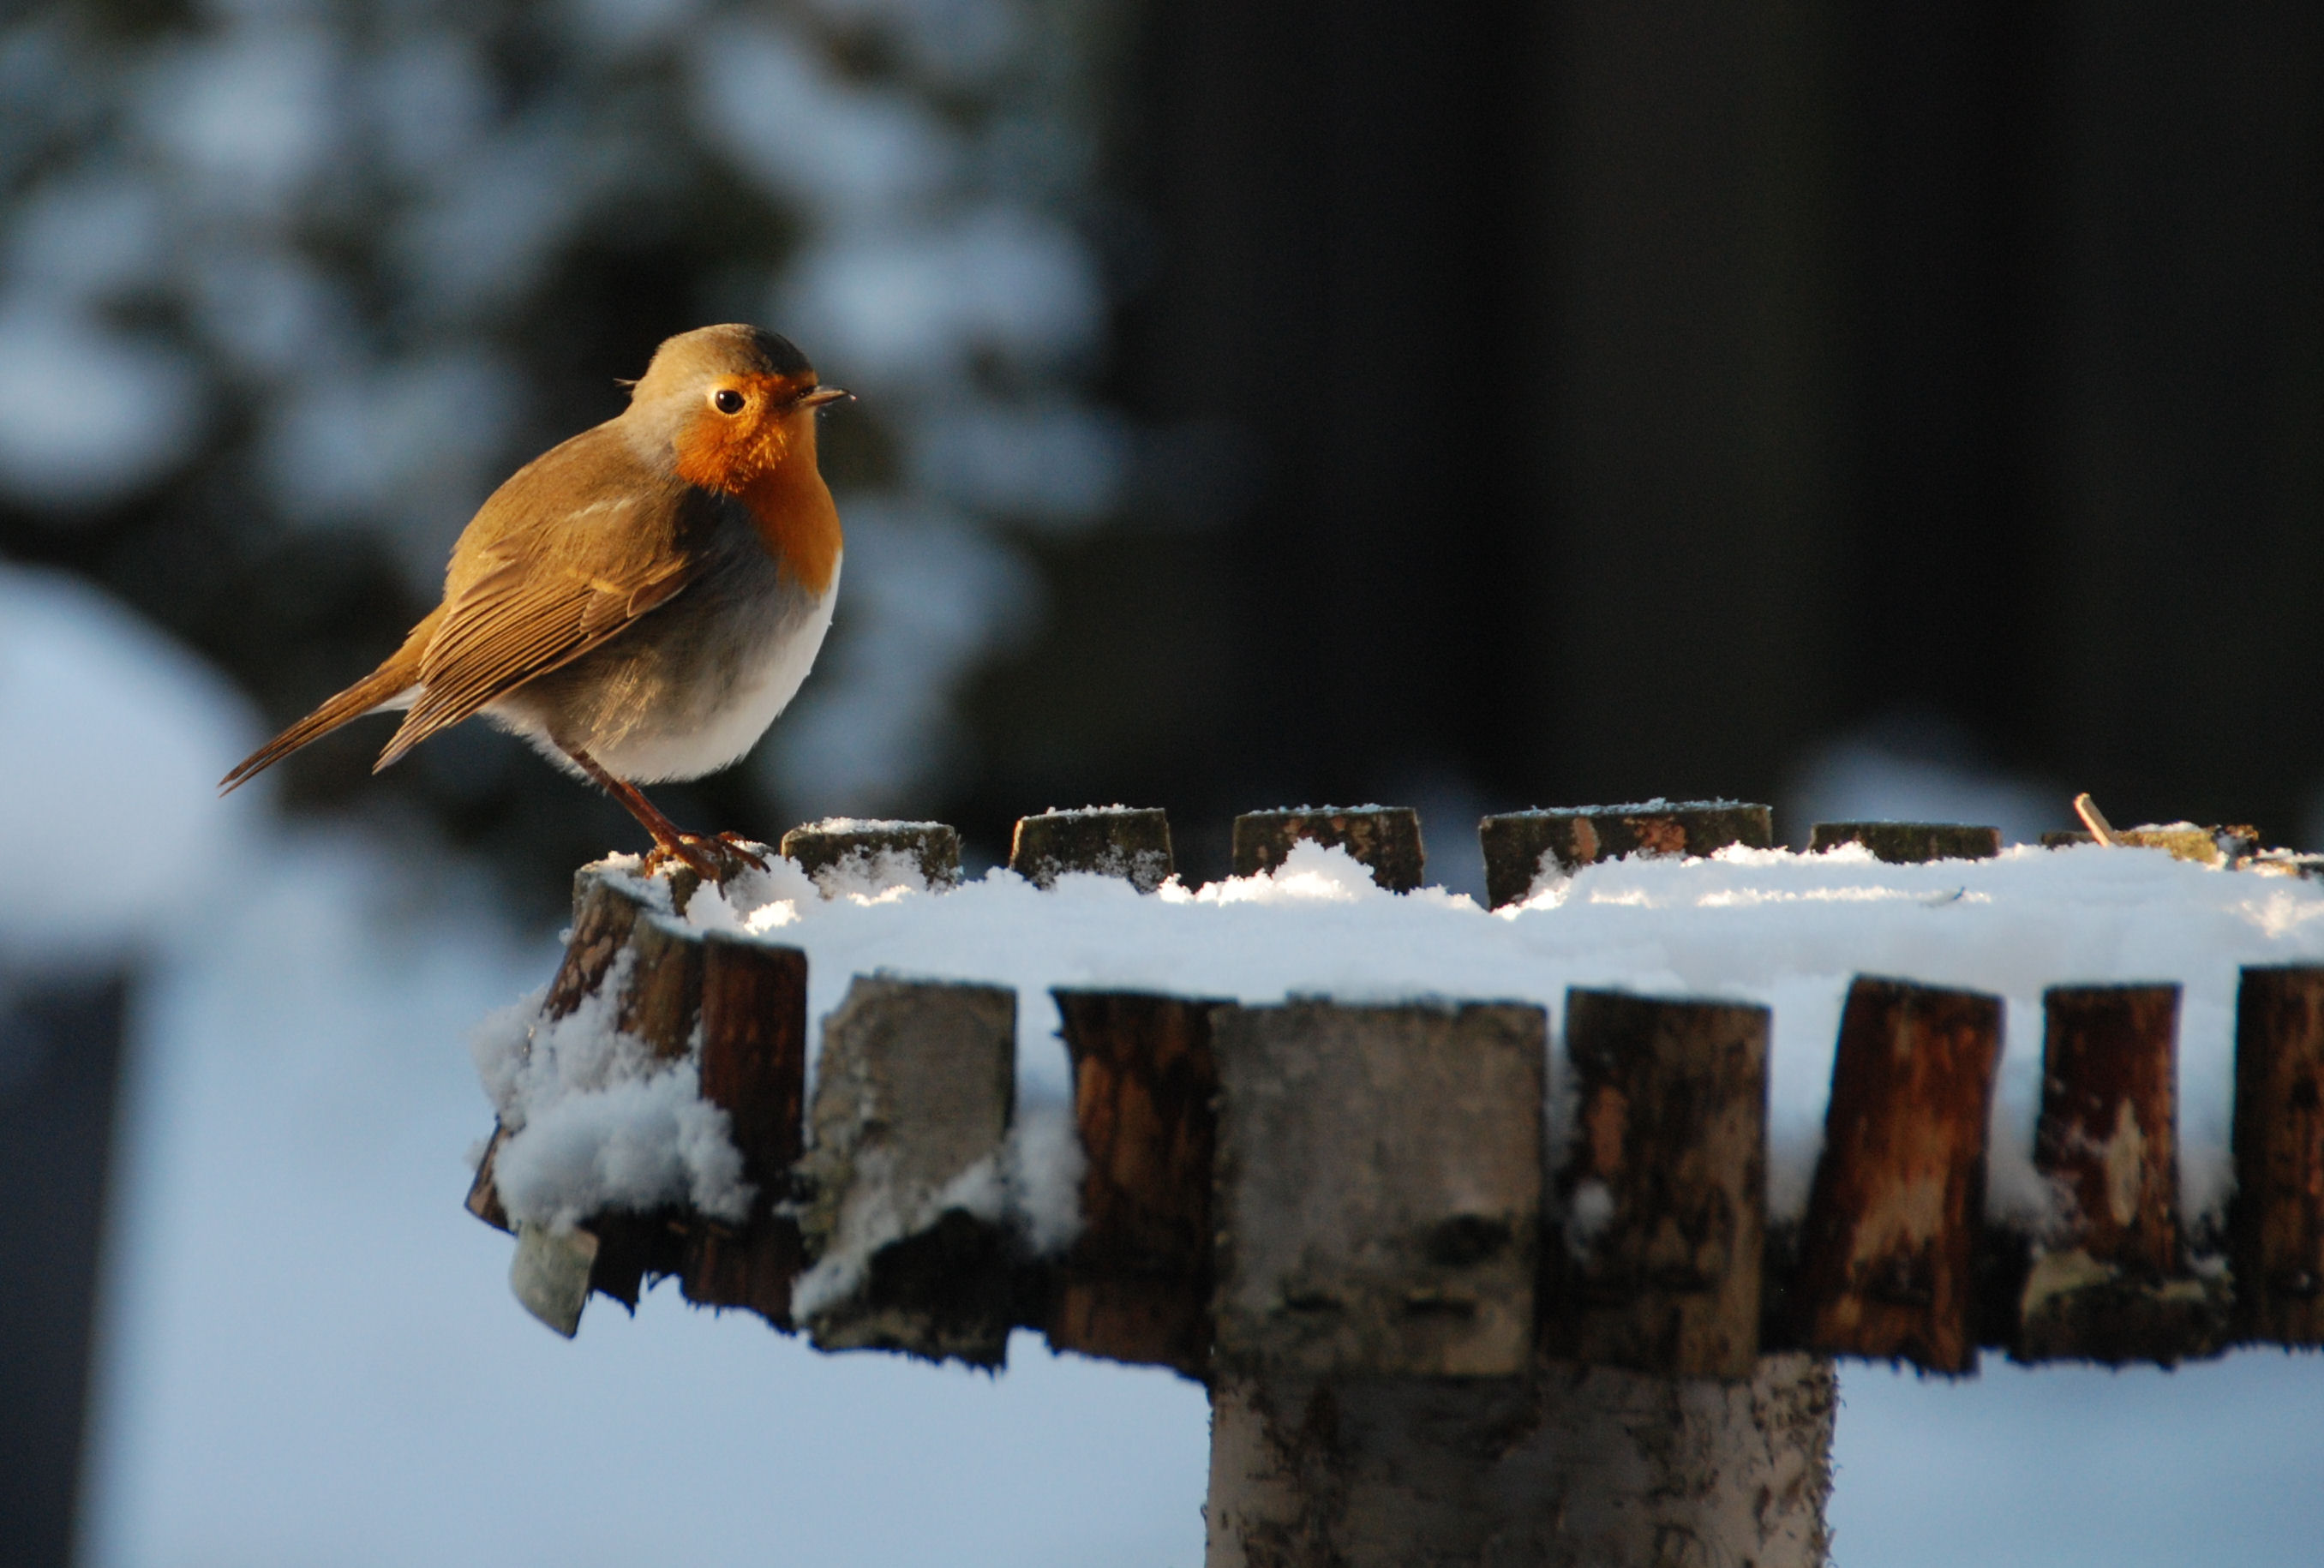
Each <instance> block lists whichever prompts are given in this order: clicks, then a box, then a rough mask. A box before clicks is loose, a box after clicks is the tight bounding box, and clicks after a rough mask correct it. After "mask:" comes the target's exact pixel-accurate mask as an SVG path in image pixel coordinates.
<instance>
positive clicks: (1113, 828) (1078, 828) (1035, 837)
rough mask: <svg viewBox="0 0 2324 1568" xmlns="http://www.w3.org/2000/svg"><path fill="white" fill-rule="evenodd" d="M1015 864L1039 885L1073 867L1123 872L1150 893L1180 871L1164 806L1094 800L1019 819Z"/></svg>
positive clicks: (1015, 868)
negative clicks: (1081, 806)
mask: <svg viewBox="0 0 2324 1568" xmlns="http://www.w3.org/2000/svg"><path fill="white" fill-rule="evenodd" d="M1009 869H1010V871H1012V872H1016V873H1017V874H1018V875H1019V876H1020V877H1023V878H1024V879H1025V880H1026V881H1028V882H1031V883H1032V884H1033V885H1034V886H1035V887H1037V888H1047V887H1054V886H1056V881H1057V879H1058V878H1059V877H1061V876H1064V875H1065V874H1066V873H1067V872H1094V873H1096V874H1097V875H1099V876H1106V877H1123V878H1126V879H1128V881H1130V885H1131V886H1132V887H1135V888H1136V889H1137V890H1139V892H1141V893H1150V892H1152V891H1153V890H1155V889H1157V888H1158V887H1160V886H1161V885H1162V884H1163V883H1164V882H1167V881H1169V880H1170V878H1171V877H1172V876H1173V875H1174V874H1175V873H1176V871H1177V866H1176V862H1174V861H1173V860H1172V859H1171V855H1170V819H1169V817H1168V816H1166V815H1164V813H1163V812H1161V811H1160V810H1159V809H1157V808H1153V807H1128V806H1093V807H1087V808H1086V809H1084V810H1080V811H1045V812H1043V813H1041V814H1040V815H1039V816H1020V817H1019V818H1018V819H1017V834H1016V837H1015V839H1014V840H1013V841H1012V842H1011V844H1010V850H1009Z"/></svg>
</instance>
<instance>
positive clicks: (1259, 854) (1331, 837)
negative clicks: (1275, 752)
mask: <svg viewBox="0 0 2324 1568" xmlns="http://www.w3.org/2000/svg"><path fill="white" fill-rule="evenodd" d="M1303 838H1304V839H1307V840H1310V841H1312V842H1314V843H1315V844H1323V846H1325V847H1326V848H1332V847H1335V846H1336V847H1338V848H1341V849H1344V850H1346V851H1347V852H1348V853H1349V854H1350V855H1351V856H1352V857H1354V859H1355V860H1356V861H1357V862H1359V863H1360V864H1362V865H1366V866H1369V867H1370V868H1371V873H1372V881H1375V882H1378V883H1379V885H1380V886H1381V887H1383V888H1386V889H1387V890H1388V891H1389V892H1391V893H1408V892H1410V891H1411V890H1413V889H1415V888H1416V887H1419V886H1420V885H1421V884H1422V881H1423V879H1424V872H1425V870H1426V867H1427V863H1428V857H1427V853H1426V852H1425V851H1424V850H1423V849H1422V847H1421V843H1420V814H1419V813H1418V812H1416V811H1415V810H1413V809H1412V808H1411V807H1408V806H1371V807H1342V806H1323V807H1312V808H1311V807H1301V808H1299V809H1297V810H1282V811H1247V812H1245V813H1244V814H1243V815H1242V816H1238V817H1236V818H1235V819H1234V874H1235V875H1237V876H1239V877H1248V876H1256V875H1257V874H1258V873H1259V872H1271V871H1273V870H1275V868H1276V867H1277V866H1279V865H1281V864H1282V863H1283V862H1284V859H1285V857H1286V856H1287V855H1289V854H1290V853H1291V846H1292V845H1293V844H1296V843H1298V842H1299V841H1300V840H1301V839H1303Z"/></svg>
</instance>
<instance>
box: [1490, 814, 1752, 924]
mask: <svg viewBox="0 0 2324 1568" xmlns="http://www.w3.org/2000/svg"><path fill="white" fill-rule="evenodd" d="M1477 835H1478V837H1479V839H1480V841H1481V842H1482V844H1483V846H1484V851H1485V891H1486V896H1487V898H1488V899H1489V900H1490V902H1491V905H1492V907H1493V908H1494V909H1499V908H1501V907H1502V906H1503V905H1505V904H1516V903H1522V902H1523V901H1524V900H1525V899H1527V898H1530V897H1531V896H1532V895H1533V891H1534V889H1535V885H1536V884H1537V883H1538V882H1539V881H1541V879H1542V878H1544V877H1545V876H1570V875H1572V873H1573V872H1577V871H1580V870H1581V869H1582V867H1583V866H1586V865H1591V864H1595V863H1596V862H1600V861H1607V860H1617V859H1619V858H1620V857H1622V856H1624V855H1628V854H1640V853H1643V854H1669V855H1707V854H1711V853H1713V852H1715V851H1718V850H1721V849H1725V848H1726V847H1727V846H1728V845H1729V844H1743V845H1745V846H1747V847H1748V848H1751V849H1767V848H1771V847H1772V846H1773V845H1774V844H1775V816H1774V813H1772V812H1771V811H1769V810H1768V808H1767V807H1765V806H1753V805H1749V804H1747V803H1745V802H1743V801H1739V800H1689V801H1669V800H1647V801H1642V802H1640V803H1638V804H1637V805H1635V806H1577V807H1570V808H1568V807H1559V808H1557V809H1554V810H1546V811H1512V812H1508V813H1506V814H1505V815H1502V816H1488V817H1486V818H1485V819H1484V820H1483V821H1482V822H1480V823H1479V824H1478V825H1477Z"/></svg>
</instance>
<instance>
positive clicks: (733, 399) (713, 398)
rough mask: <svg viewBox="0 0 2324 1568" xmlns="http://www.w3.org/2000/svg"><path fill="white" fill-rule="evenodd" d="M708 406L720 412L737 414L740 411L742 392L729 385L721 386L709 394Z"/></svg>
mask: <svg viewBox="0 0 2324 1568" xmlns="http://www.w3.org/2000/svg"><path fill="white" fill-rule="evenodd" d="M710 406H711V407H712V408H714V409H716V410H718V411H719V412H720V413H722V414H739V413H741V412H742V393H741V392H736V391H735V390H734V389H733V387H731V386H722V387H720V388H719V389H718V390H717V391H716V392H712V393H711V394H710Z"/></svg>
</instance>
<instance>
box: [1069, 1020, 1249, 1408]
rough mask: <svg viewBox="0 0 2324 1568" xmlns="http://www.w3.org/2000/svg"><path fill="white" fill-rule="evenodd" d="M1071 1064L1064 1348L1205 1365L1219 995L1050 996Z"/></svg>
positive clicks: (1202, 1370) (1199, 1371)
mask: <svg viewBox="0 0 2324 1568" xmlns="http://www.w3.org/2000/svg"><path fill="white" fill-rule="evenodd" d="M1053 994H1054V995H1055V996H1056V999H1057V1010H1058V1012H1059V1013H1060V1015H1062V1017H1063V1019H1064V1020H1065V1030H1064V1034H1065V1052H1066V1054H1067V1055H1068V1056H1071V1057H1072V1059H1073V1067H1074V1125H1075V1127H1076V1128H1077V1129H1078V1130H1079V1131H1080V1133H1081V1142H1082V1150H1083V1153H1084V1156H1085V1157H1086V1158H1087V1161H1088V1164H1087V1167H1086V1168H1085V1169H1084V1174H1083V1176H1082V1193H1081V1200H1082V1233H1081V1235H1080V1237H1079V1238H1078V1239H1077V1240H1076V1241H1075V1242H1074V1247H1073V1250H1071V1251H1070V1252H1069V1253H1068V1254H1067V1255H1066V1257H1065V1263H1064V1266H1063V1268H1062V1270H1061V1276H1062V1277H1061V1280H1060V1283H1059V1287H1058V1291H1057V1296H1056V1305H1055V1306H1054V1308H1053V1309H1052V1311H1051V1313H1050V1314H1049V1321H1048V1324H1047V1332H1048V1337H1049V1343H1050V1344H1051V1345H1052V1346H1053V1347H1055V1348H1056V1349H1057V1350H1061V1351H1081V1352H1082V1353H1083V1354H1084V1355H1093V1356H1106V1357H1109V1358H1111V1359H1112V1360H1118V1361H1132V1362H1145V1363H1151V1364H1157V1365H1161V1366H1167V1367H1175V1368H1176V1369H1177V1370H1180V1371H1182V1372H1185V1374H1187V1375H1188V1376H1189V1377H1194V1378H1200V1377H1203V1376H1205V1375H1206V1374H1207V1372H1208V1371H1209V1369H1210V1359H1211V1315H1210V1314H1211V1288H1212V1279H1213V1268H1212V1260H1211V1159H1212V1152H1213V1148H1214V1147H1215V1145H1216V1142H1217V1127H1218V1123H1217V1114H1216V1111H1215V1110H1214V1109H1213V1103H1212V1102H1213V1100H1214V1099H1215V1098H1216V1096H1217V1093H1218V1084H1219V1078H1218V1068H1217V1065H1216V1064H1215V1062H1214V1060H1213V1056H1212V1052H1211V1010H1212V1009H1213V1007H1215V1006H1218V1005H1220V1004H1219V1003H1216V1002H1211V1001H1199V1000H1194V999H1190V998H1185V997H1175V996H1156V995H1150V994H1145V993H1140V992H1098V991H1070V990H1060V991H1057V992H1054V993H1053Z"/></svg>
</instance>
